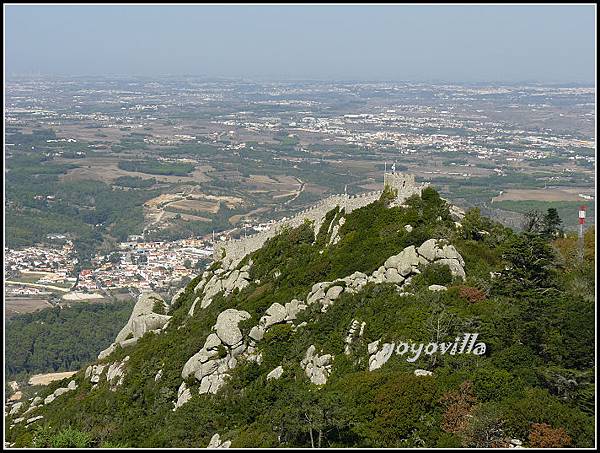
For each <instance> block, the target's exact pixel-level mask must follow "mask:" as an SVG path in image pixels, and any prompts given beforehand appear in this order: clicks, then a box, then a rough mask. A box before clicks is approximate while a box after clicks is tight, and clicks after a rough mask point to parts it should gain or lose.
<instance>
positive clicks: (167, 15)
mask: <svg viewBox="0 0 600 453" xmlns="http://www.w3.org/2000/svg"><path fill="white" fill-rule="evenodd" d="M595 24H596V10H595V7H594V6H592V5H580V6H551V5H547V6H403V5H383V6H366V5H365V6H361V5H347V6H343V5H337V6H331V5H330V6H318V5H315V6H310V5H309V6H307V5H298V6H271V5H269V6H266V5H263V6H261V5H255V6H248V5H243V6H242V5H238V6H189V5H188V6H158V5H154V6H20V5H13V6H10V5H9V6H6V7H5V69H6V73H7V75H13V74H26V73H42V74H55V75H104V74H124V75H149V76H156V75H166V74H174V75H179V74H189V75H205V76H222V77H245V78H257V77H258V78H271V79H302V78H309V79H341V80H359V79H362V80H422V81H430V80H446V81H507V82H514V81H525V80H528V81H534V80H535V81H541V82H588V83H589V82H593V81H594V80H595Z"/></svg>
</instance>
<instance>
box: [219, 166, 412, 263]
mask: <svg viewBox="0 0 600 453" xmlns="http://www.w3.org/2000/svg"><path fill="white" fill-rule="evenodd" d="M384 183H385V184H386V185H389V186H390V187H392V188H393V189H396V190H397V191H398V196H397V198H396V200H395V202H396V204H399V203H401V202H402V201H404V200H405V199H406V198H408V197H409V196H411V195H414V194H418V193H420V191H421V189H422V187H423V186H422V185H417V184H416V183H415V178H414V176H413V175H404V174H399V173H395V174H392V173H386V174H385V176H384ZM381 192H382V191H381V190H377V191H374V192H366V193H362V194H358V195H352V196H348V195H331V196H330V197H328V198H325V199H324V200H322V201H320V202H319V203H318V204H316V205H315V206H313V207H311V208H308V209H305V210H304V211H302V212H300V213H298V214H296V215H295V216H294V217H292V218H290V219H285V220H280V221H279V222H276V223H275V224H274V225H273V226H271V228H269V229H268V230H265V231H261V232H259V233H256V234H253V235H252V236H248V237H246V238H241V239H232V240H229V241H224V242H219V243H217V244H215V247H214V253H213V259H215V260H220V259H221V258H222V257H223V252H224V253H225V259H226V260H227V261H232V262H234V263H237V262H239V261H240V260H241V259H242V258H243V257H244V256H246V255H247V254H248V253H252V252H254V251H256V250H258V249H259V248H261V247H262V246H263V245H264V243H265V242H266V241H267V240H268V239H270V238H272V237H274V236H276V235H277V234H278V233H279V231H281V229H282V228H283V227H289V228H296V227H299V226H300V225H302V224H303V223H304V221H305V220H307V219H308V220H311V221H313V222H314V228H315V235H316V234H317V233H318V231H319V229H320V228H321V225H322V224H323V221H324V220H325V216H326V215H327V213H328V212H329V211H331V210H332V209H334V208H335V207H336V206H339V207H340V208H344V210H345V212H346V213H347V214H349V213H351V212H352V211H353V210H355V209H359V208H362V207H363V206H367V205H368V204H371V203H373V202H374V201H376V200H378V199H379V197H380V196H381Z"/></svg>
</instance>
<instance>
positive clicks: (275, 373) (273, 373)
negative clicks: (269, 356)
mask: <svg viewBox="0 0 600 453" xmlns="http://www.w3.org/2000/svg"><path fill="white" fill-rule="evenodd" d="M282 374H283V367H282V366H281V365H279V366H278V367H277V368H275V369H274V370H273V371H271V372H270V373H269V374H267V381H270V380H271V379H279V378H280V377H281V375H282Z"/></svg>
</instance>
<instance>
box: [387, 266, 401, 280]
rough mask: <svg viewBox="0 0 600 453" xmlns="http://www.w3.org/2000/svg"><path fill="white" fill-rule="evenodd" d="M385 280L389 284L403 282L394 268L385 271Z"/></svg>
mask: <svg viewBox="0 0 600 453" xmlns="http://www.w3.org/2000/svg"><path fill="white" fill-rule="evenodd" d="M385 279H386V280H387V281H388V282H391V283H402V282H403V281H404V277H403V276H402V275H400V274H399V273H398V269H396V268H395V267H390V268H389V269H386V271H385Z"/></svg>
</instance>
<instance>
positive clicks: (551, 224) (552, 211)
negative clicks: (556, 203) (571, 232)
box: [542, 208, 563, 238]
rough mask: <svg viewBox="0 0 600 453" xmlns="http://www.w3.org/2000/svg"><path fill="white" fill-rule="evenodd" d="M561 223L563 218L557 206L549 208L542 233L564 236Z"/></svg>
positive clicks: (547, 235) (549, 235) (551, 236)
mask: <svg viewBox="0 0 600 453" xmlns="http://www.w3.org/2000/svg"><path fill="white" fill-rule="evenodd" d="M561 224H562V220H561V218H560V217H559V216H558V211H557V210H556V208H549V209H548V211H547V213H546V215H545V216H544V219H543V221H542V233H543V234H544V236H546V237H549V238H553V237H557V236H562V232H563V231H562V228H561V227H560V225H561Z"/></svg>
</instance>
